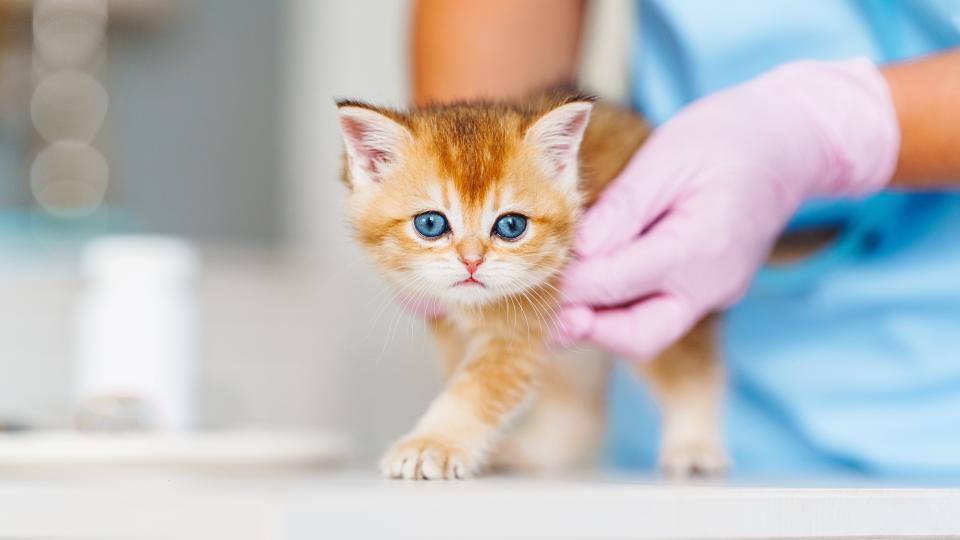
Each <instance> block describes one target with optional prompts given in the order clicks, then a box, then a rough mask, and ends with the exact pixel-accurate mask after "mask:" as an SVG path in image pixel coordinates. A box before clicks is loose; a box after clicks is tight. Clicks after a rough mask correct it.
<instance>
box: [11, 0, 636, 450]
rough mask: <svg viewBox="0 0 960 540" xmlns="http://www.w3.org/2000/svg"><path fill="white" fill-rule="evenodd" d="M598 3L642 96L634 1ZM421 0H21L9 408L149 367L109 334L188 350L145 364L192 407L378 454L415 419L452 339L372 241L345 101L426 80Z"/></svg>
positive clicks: (75, 394)
mask: <svg viewBox="0 0 960 540" xmlns="http://www.w3.org/2000/svg"><path fill="white" fill-rule="evenodd" d="M591 6H592V7H591V9H592V10H593V11H592V12H591V13H590V14H589V17H588V20H589V29H588V32H587V35H586V39H585V40H584V41H585V43H586V50H585V51H584V55H583V64H584V69H583V70H582V72H583V75H584V79H585V81H586V83H587V86H588V87H590V88H592V89H594V90H596V91H597V92H598V93H600V94H602V95H604V96H607V97H611V98H619V97H622V96H623V95H624V88H625V81H624V79H623V74H624V73H625V72H626V70H624V69H621V65H620V64H621V62H622V61H623V60H624V57H625V50H626V46H625V39H626V25H627V24H628V23H629V19H630V14H629V13H627V11H628V10H629V9H630V8H629V3H628V2H625V1H607V2H596V3H592V4H591ZM409 10H410V5H409V2H407V1H395V2H382V1H378V0H362V1H360V0H352V1H350V2H317V1H314V0H283V1H270V2H264V1H262V0H197V1H192V2H191V1H187V0H179V1H173V0H35V1H30V0H0V302H2V305H3V309H2V310H0V426H6V429H14V428H16V429H24V428H26V429H38V428H68V429H72V428H73V427H75V426H78V425H79V426H80V427H83V426H84V425H87V424H84V423H83V421H84V415H85V414H86V415H89V414H90V413H91V411H90V410H85V409H89V403H86V404H85V402H84V400H88V399H90V398H91V397H93V398H96V397H98V395H97V394H98V392H100V393H104V392H106V393H107V394H109V393H111V392H114V393H116V391H115V390H112V389H111V387H109V384H114V385H116V384H121V385H122V384H128V385H133V386H134V387H135V386H137V385H138V384H140V383H139V382H137V381H133V382H130V381H109V380H108V381H104V380H98V379H97V377H98V375H97V372H98V370H99V372H101V374H102V372H104V371H107V372H111V371H113V372H115V371H117V368H116V366H113V367H111V366H110V365H106V364H104V365H98V363H97V362H102V361H101V360H98V358H100V357H105V358H108V359H110V358H113V359H114V360H110V361H115V362H119V363H120V364H125V365H127V366H139V365H140V363H147V364H149V363H150V362H151V361H152V360H151V359H152V358H155V359H158V360H157V362H159V364H163V363H164V360H160V359H162V358H168V359H170V360H169V362H170V363H172V364H174V365H176V366H179V367H177V368H176V369H178V370H180V371H178V372H174V373H166V372H164V373H160V372H159V371H158V372H156V373H155V372H152V371H150V370H149V369H147V368H138V369H139V371H140V375H137V373H130V374H129V376H130V377H131V378H133V379H136V377H138V376H140V377H144V376H147V377H149V378H151V380H147V381H142V382H143V384H145V385H146V386H148V387H150V386H151V385H153V386H154V387H156V388H154V389H155V390H156V391H157V392H159V393H160V395H162V396H163V399H174V400H176V399H181V398H182V397H183V396H182V395H181V394H184V393H187V394H190V395H193V389H194V388H195V389H196V393H195V396H196V400H195V402H193V401H191V400H190V399H186V401H185V402H184V403H186V404H187V405H184V406H185V407H187V408H188V410H180V411H174V412H173V413H170V414H173V415H174V416H176V415H180V417H181V420H182V422H181V424H184V425H189V426H196V427H201V428H270V429H281V428H299V429H309V430H314V429H315V430H323V431H330V432H333V433H338V434H343V435H346V436H348V437H349V438H350V439H351V440H352V441H353V442H354V446H353V447H354V449H355V450H354V456H355V457H356V458H358V459H360V460H368V459H370V458H373V457H374V456H376V455H377V454H378V453H379V452H380V451H381V450H382V448H383V446H384V444H385V443H386V442H387V441H388V440H390V439H392V438H394V437H396V436H398V435H399V434H400V433H401V432H402V430H404V429H405V428H407V427H408V426H409V425H410V424H411V422H412V421H413V420H414V419H415V418H416V416H417V415H418V413H419V412H421V411H422V410H423V408H424V406H425V405H426V404H427V403H428V401H429V399H430V398H431V396H432V395H433V393H434V391H435V390H436V388H437V385H438V384H439V377H438V374H437V371H436V369H435V367H436V365H435V362H434V361H433V351H432V348H431V347H430V344H429V343H428V341H427V339H426V338H425V335H424V332H423V328H422V323H420V322H419V321H416V320H413V319H410V318H409V317H406V316H404V315H403V314H401V313H400V312H399V311H398V310H397V309H396V307H395V306H394V305H393V303H392V301H391V299H390V297H389V294H388V293H387V291H386V290H385V288H384V286H383V283H382V282H381V281H380V280H379V279H378V277H377V276H376V275H375V273H374V272H373V270H372V268H371V267H370V265H369V264H368V263H367V262H366V261H365V260H364V258H363V256H362V255H361V254H360V252H359V251H358V250H357V249H356V248H355V247H354V246H353V244H352V241H351V238H350V236H349V231H348V229H347V227H346V225H345V221H344V212H343V211H342V202H343V198H344V188H343V187H342V185H341V184H340V182H339V181H338V168H339V154H340V151H341V143H340V140H339V136H338V133H337V129H336V124H335V117H334V106H333V100H334V99H335V98H336V97H351V98H357V99H363V100H370V101H373V102H376V103H380V104H387V105H390V104H393V105H401V104H403V103H405V102H406V96H407V86H408V81H407V79H406V77H407V62H408V58H407V57H408V35H407V32H408V17H409ZM373 14H375V15H376V16H372V15H373ZM598 27H602V28H604V31H603V32H602V33H601V32H596V31H593V30H592V29H594V28H598ZM117 235H122V238H125V239H126V240H124V241H121V242H116V241H113V242H112V243H111V242H109V241H108V242H104V241H103V240H104V239H109V238H115V237H116V236H117ZM130 235H134V236H130ZM91 246H94V247H91ZM97 246H99V247H97ZM131 260H132V261H134V262H137V261H139V262H140V263H142V265H141V266H137V264H133V263H131ZM117 275H120V276H125V279H126V278H127V277H129V278H130V279H127V280H126V281H129V283H128V284H127V285H124V286H125V287H129V288H128V289H123V290H119V289H116V287H115V286H114V285H113V283H115V282H117V281H118V280H116V279H102V278H104V277H107V278H110V277H111V276H117ZM141 297H142V298H145V299H146V300H143V301H134V300H131V298H141ZM137 336H147V337H144V338H143V339H141V338H139V337H137ZM149 336H153V337H149ZM92 358H93V360H92ZM159 364H158V365H159ZM130 369H131V370H133V368H130ZM151 369H158V370H166V369H167V368H163V367H157V366H154V367H153V368H151ZM119 371H120V372H123V369H119ZM133 371H137V370H133ZM144 373H147V374H149V375H144ZM163 381H165V382H163ZM98 385H100V386H98ZM104 385H106V386H104ZM178 385H179V387H178ZM134 387H131V388H129V389H127V390H124V392H126V393H127V394H131V395H133V394H136V393H137V391H138V389H137V388H134ZM104 388H106V390H104ZM178 392H179V394H178ZM121 393H122V392H121ZM178 396H179V397H178ZM99 397H102V396H99ZM115 397H116V396H115ZM128 397H129V396H128ZM158 399H160V398H158ZM191 403H193V404H192V405H191ZM121 405H122V404H118V403H116V402H114V403H111V405H110V406H111V407H114V408H113V409H111V410H112V411H113V412H114V413H116V411H118V410H119V411H121V412H122V414H120V416H123V415H124V414H126V415H128V416H130V415H132V416H133V417H136V416H137V414H139V413H137V411H136V410H135V411H133V412H131V411H130V410H125V409H123V407H122V406H121ZM118 407H119V408H118ZM94 412H96V411H94ZM101 412H102V411H101ZM111 414H113V413H111ZM87 420H89V418H88V419H87ZM168 420H169V419H168ZM94 421H100V422H103V418H100V419H99V420H97V419H94ZM146 421H147V420H144V419H137V418H134V420H133V422H134V423H136V422H146ZM165 421H166V420H165ZM148 423H149V422H148ZM174 423H176V422H174ZM93 425H94V426H97V424H96V423H94V424H93ZM106 425H109V423H107V424H106Z"/></svg>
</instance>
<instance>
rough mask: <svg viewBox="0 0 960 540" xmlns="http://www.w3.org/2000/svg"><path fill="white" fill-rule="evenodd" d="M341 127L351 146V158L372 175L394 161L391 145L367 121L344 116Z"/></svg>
mask: <svg viewBox="0 0 960 540" xmlns="http://www.w3.org/2000/svg"><path fill="white" fill-rule="evenodd" d="M340 126H341V129H342V130H343V134H344V137H345V139H346V140H347V144H349V145H350V146H351V150H352V151H351V152H350V157H351V159H354V160H356V164H357V165H359V166H360V167H362V168H363V169H364V170H365V171H367V172H368V173H370V174H371V175H376V174H378V173H379V172H380V171H381V169H382V167H383V165H386V164H388V163H390V162H391V161H392V160H393V153H392V151H391V149H390V148H389V144H388V143H387V141H386V140H384V138H383V137H382V136H380V137H378V136H377V134H378V132H379V131H380V130H378V129H377V128H376V126H374V125H372V124H371V122H369V121H367V120H361V119H359V118H354V117H349V116H342V117H341V118H340Z"/></svg>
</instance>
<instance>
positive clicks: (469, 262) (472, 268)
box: [460, 257, 483, 276]
mask: <svg viewBox="0 0 960 540" xmlns="http://www.w3.org/2000/svg"><path fill="white" fill-rule="evenodd" d="M460 262H462V263H463V265H464V266H466V267H467V272H470V275H471V276H472V275H473V274H474V273H475V272H476V271H477V267H479V266H480V264H481V263H483V257H461V258H460Z"/></svg>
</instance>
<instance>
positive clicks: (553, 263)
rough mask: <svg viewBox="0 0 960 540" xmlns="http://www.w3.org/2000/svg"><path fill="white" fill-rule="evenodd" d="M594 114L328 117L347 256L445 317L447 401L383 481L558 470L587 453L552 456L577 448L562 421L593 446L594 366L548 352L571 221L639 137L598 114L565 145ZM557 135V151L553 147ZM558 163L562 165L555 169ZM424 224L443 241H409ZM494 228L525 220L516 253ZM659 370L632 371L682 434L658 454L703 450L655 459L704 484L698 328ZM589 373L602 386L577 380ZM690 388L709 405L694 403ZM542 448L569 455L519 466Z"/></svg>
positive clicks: (702, 350)
mask: <svg viewBox="0 0 960 540" xmlns="http://www.w3.org/2000/svg"><path fill="white" fill-rule="evenodd" d="M592 102H593V100H592V99H590V98H587V97H584V96H581V95H576V94H562V93H560V94H558V93H545V94H542V95H539V96H537V97H535V98H532V99H530V100H528V101H525V102H524V103H520V104H504V103H482V102H477V103H459V104H452V105H445V106H432V107H426V108H420V109H413V110H410V111H407V112H399V111H394V110H389V109H383V108H379V107H374V106H370V105H366V104H363V103H358V102H352V101H344V102H341V103H340V104H339V106H340V111H341V124H342V127H343V130H344V134H345V140H346V141H347V144H348V157H347V159H346V160H345V168H344V170H345V173H344V176H345V178H344V179H345V181H346V183H347V185H348V186H349V187H350V189H351V195H350V200H349V204H350V214H351V220H352V224H353V226H354V228H355V230H356V236H357V239H358V241H359V242H360V243H361V244H362V245H363V246H364V247H365V248H366V250H367V251H368V253H370V255H371V256H372V258H373V260H374V262H375V263H376V264H377V265H378V266H379V267H380V269H381V270H382V271H383V272H384V274H385V275H386V276H387V278H388V279H390V280H391V281H392V282H393V284H394V286H395V287H397V288H398V289H399V290H400V291H401V292H403V293H404V294H406V295H407V296H408V297H409V298H410V299H411V301H412V302H413V303H415V304H416V303H418V302H422V301H426V300H429V301H431V302H436V303H439V304H440V305H441V306H442V307H443V309H444V311H445V312H446V317H445V318H444V319H442V320H439V321H435V322H434V323H433V324H432V329H433V332H434V334H435V336H436V338H437V341H438V344H439V345H440V349H441V355H442V356H443V359H444V366H445V368H446V371H447V373H448V380H447V385H446V388H445V389H444V391H443V393H442V394H441V395H440V396H439V397H438V398H437V399H436V400H435V401H434V403H433V404H432V405H431V407H430V409H429V410H428V411H427V413H426V414H425V415H424V417H423V418H422V419H421V420H420V422H419V423H418V424H417V426H416V427H415V428H414V430H413V431H412V432H411V433H410V434H409V435H408V436H407V437H405V438H404V439H403V440H401V441H400V442H399V443H397V445H395V446H394V448H392V449H391V450H390V451H389V452H388V453H387V455H386V457H385V458H384V460H383V464H382V466H383V468H384V472H385V474H387V475H388V476H393V477H404V478H460V477H466V476H470V475H472V474H475V473H476V472H478V471H479V470H481V469H482V468H483V467H484V466H485V465H487V464H488V462H489V460H490V455H491V452H493V456H494V459H497V460H500V461H501V462H503V463H504V464H507V465H523V466H528V467H534V468H537V465H538V464H550V466H554V465H556V466H563V465H567V464H569V463H572V462H574V461H577V460H578V459H580V456H574V455H572V454H573V453H576V452H580V451H581V449H582V448H584V447H585V446H589V445H583V444H576V443H573V444H571V443H570V441H566V442H565V441H562V440H560V439H563V438H564V437H566V438H568V439H571V440H573V439H577V438H582V437H579V436H580V435H581V433H579V432H574V433H569V432H567V431H568V430H564V429H562V428H559V429H558V427H557V426H561V424H560V423H558V422H560V421H562V419H563V415H569V414H571V413H572V414H573V415H578V414H579V415H580V417H579V418H578V420H577V421H576V422H570V425H571V426H573V425H576V426H582V429H583V430H585V431H591V437H592V436H595V435H596V433H595V431H598V429H591V427H590V426H591V425H593V426H600V425H602V418H600V417H599V416H600V415H599V411H600V410H601V409H602V407H601V406H600V403H601V402H602V400H601V398H600V396H601V394H602V391H603V388H604V382H603V380H604V376H603V374H602V373H603V372H604V370H605V369H606V363H604V362H600V361H594V362H589V363H588V362H586V361H584V362H583V364H582V365H577V363H576V362H566V363H565V362H562V361H561V360H560V359H558V358H556V356H557V355H555V354H554V355H552V354H548V351H547V349H546V347H545V346H544V341H545V337H546V334H547V333H548V331H549V325H550V324H551V321H552V314H553V312H554V310H555V308H556V306H557V275H558V274H559V272H560V271H561V270H562V269H563V266H564V264H565V263H566V261H567V259H568V256H569V246H570V244H571V241H572V236H573V232H574V227H575V225H576V222H577V219H578V218H579V216H580V214H581V212H582V210H583V208H584V207H585V206H586V205H588V204H589V202H591V201H593V200H595V198H596V196H597V195H598V194H599V192H600V191H601V190H602V189H603V187H604V186H605V185H606V184H607V183H608V182H609V181H610V180H612V179H613V178H614V177H615V176H616V174H617V173H619V171H620V170H621V169H622V168H623V166H624V165H625V164H626V162H627V160H628V159H629V158H630V156H631V155H632V154H633V153H634V152H635V151H636V149H637V148H638V147H639V145H640V144H641V143H642V141H643V139H644V138H645V137H646V135H647V132H648V130H647V127H646V124H645V123H644V122H643V121H642V119H640V118H639V117H637V116H636V115H634V114H633V113H631V112H629V111H625V110H621V109H616V108H613V107H609V106H607V105H605V104H601V103H597V104H595V105H594V106H593V108H592V118H591V120H590V122H589V123H588V124H586V128H585V132H580V131H577V130H578V129H582V124H580V123H578V122H581V121H583V122H585V119H582V118H581V117H580V116H578V115H579V114H580V112H581V111H583V110H588V109H587V107H588V105H587V104H590V103H592ZM557 126H559V127H557ZM554 128H556V129H554ZM544 133H545V134H546V135H543V134H544ZM556 133H560V138H559V139H554V138H552V137H554V135H555V134H556ZM579 133H582V142H581V140H580V138H579V135H577V134H579ZM570 134H575V135H576V136H574V135H570ZM567 136H569V137H570V138H569V140H568V139H567V138H564V137H567ZM557 141H559V142H557ZM577 144H579V156H578V155H577V153H576V146H577ZM351 145H353V146H351ZM571 148H572V149H573V151H574V153H573V159H578V161H575V163H576V164H577V166H578V170H576V171H574V173H575V174H576V178H575V181H576V185H575V186H565V185H564V184H563V183H562V181H561V180H559V179H560V178H561V177H563V174H564V173H569V171H568V170H567V169H566V168H565V166H563V163H565V162H563V160H562V156H563V152H565V151H569V150H570V149H571ZM551 152H554V153H551ZM556 156H561V157H558V158H556V159H557V160H559V161H552V159H553V158H554V157H556ZM426 211H439V212H441V213H443V214H444V215H445V216H446V217H447V218H448V221H449V222H450V228H451V230H450V232H449V234H445V235H443V236H442V237H440V238H437V239H435V240H427V239H425V238H423V237H422V236H418V234H417V233H416V232H415V231H414V229H413V225H412V220H413V218H414V216H416V215H418V214H420V213H422V212H426ZM505 213H519V214H522V215H523V216H526V218H527V219H528V230H527V232H526V233H524V235H523V236H521V238H520V239H518V240H517V241H505V240H503V239H501V238H498V237H497V236H496V235H494V234H491V226H492V222H493V220H495V219H496V217H497V216H500V215H503V214H505ZM465 258H481V259H482V260H483V263H482V264H481V266H480V270H478V272H477V274H476V275H477V276H478V278H479V279H481V281H483V283H484V285H482V286H478V285H461V284H458V283H457V280H458V279H459V277H460V274H458V272H460V273H462V272H463V270H462V269H461V268H460V263H459V262H458V261H459V260H460V259H465ZM482 272H487V273H486V274H482ZM691 344H692V345H691ZM678 357H683V358H687V359H688V360H684V359H683V358H681V359H678ZM663 358H664V360H663V361H660V360H658V361H655V362H654V363H653V364H651V365H650V366H649V367H647V368H645V369H643V370H642V371H644V372H646V373H645V374H646V376H648V377H649V378H650V379H651V380H652V383H653V386H654V389H655V390H656V392H657V394H659V395H660V396H661V403H662V404H663V406H664V413H665V418H668V419H669V418H679V419H680V420H678V422H679V424H678V425H682V426H683V429H679V430H674V431H675V432H677V433H679V435H678V436H679V437H680V439H681V440H680V441H679V442H677V441H674V443H675V444H674V443H671V442H670V441H666V443H667V444H666V446H665V448H668V447H669V448H674V447H676V448H678V450H675V452H677V453H680V454H682V453H684V452H688V451H690V452H699V451H700V450H699V449H695V450H689V449H690V448H693V447H696V446H697V444H698V443H699V442H700V441H701V440H705V441H706V443H705V444H707V445H708V446H710V448H708V449H707V450H708V453H709V454H710V455H708V456H706V457H698V456H685V455H684V456H680V457H679V458H675V459H665V460H664V463H665V466H667V467H668V468H669V467H673V466H675V465H676V464H677V463H679V464H682V465H676V466H677V467H686V468H687V469H690V470H693V469H696V468H697V467H699V468H700V469H703V470H704V471H707V472H709V470H712V469H714V468H717V467H720V466H722V464H723V463H722V461H723V460H722V449H719V448H716V445H718V444H719V438H718V437H717V436H716V433H717V429H716V422H715V408H716V407H715V404H716V399H718V395H719V386H720V385H719V380H720V379H719V376H718V374H719V369H718V368H717V367H716V366H715V365H714V363H713V351H712V344H711V334H710V330H709V328H707V325H706V324H705V325H703V326H702V327H698V329H697V330H695V331H694V332H692V333H691V336H690V337H688V338H687V339H686V340H684V341H681V343H679V344H678V345H677V346H676V347H674V348H673V349H671V350H670V351H668V352H667V353H666V354H665V355H664V356H663ZM689 358H694V359H693V360H689ZM667 360H669V363H667ZM598 369H599V371H597V370H598ZM589 371H592V372H595V373H598V375H585V373H586V372H589ZM680 379H683V381H684V383H683V384H679V383H678V381H679V380H680ZM691 388H692V389H694V390H693V391H692V392H691ZM697 388H705V389H716V390H717V391H716V392H712V391H711V392H709V396H708V397H704V396H705V395H706V394H703V395H699V396H695V394H696V390H695V389H697ZM538 390H539V395H540V399H539V400H537V398H536V396H537V394H538ZM691 395H694V396H695V399H690V396H691ZM534 402H536V403H535V406H534V408H533V410H532V411H531V412H530V413H529V414H528V416H529V421H527V422H524V423H521V425H520V426H518V427H519V428H520V430H519V433H518V434H517V436H515V437H512V438H511V439H508V440H506V441H503V440H502V435H503V433H504V431H505V428H506V427H507V426H508V424H510V422H511V420H512V419H514V418H515V417H516V416H517V415H518V413H520V412H521V411H522V410H523V409H524V406H525V405H530V404H534ZM688 403H690V404H691V405H690V406H687V405H686V404H688ZM687 409H689V411H688V410H687ZM551 411H552V412H551ZM691 411H693V412H691ZM595 417H596V420H595V422H592V423H591V421H590V418H595ZM571 418H572V417H571ZM524 425H526V426H527V428H524ZM578 429H580V428H578ZM524 432H526V433H524ZM669 432H670V430H669V429H668V430H667V431H666V432H665V433H669ZM533 434H536V436H534V435H533ZM546 438H549V439H550V440H549V444H548V443H547V440H546ZM554 439H556V440H554ZM686 439H695V440H693V441H692V442H691V441H687V440H686ZM688 442H689V443H690V444H686V443H688ZM498 445H499V449H497V446H498ZM554 447H556V448H560V449H565V448H569V449H571V451H570V454H571V455H569V456H568V455H563V456H554V457H548V456H544V455H540V456H538V455H537V451H530V450H529V449H530V448H539V449H541V450H539V452H540V453H541V454H542V452H544V450H542V449H543V448H554ZM573 448H576V449H577V450H576V452H573V451H572V449H573ZM669 451H674V450H669ZM679 472H681V473H682V472H688V471H679Z"/></svg>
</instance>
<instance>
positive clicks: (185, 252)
mask: <svg viewBox="0 0 960 540" xmlns="http://www.w3.org/2000/svg"><path fill="white" fill-rule="evenodd" d="M80 267H81V272H82V276H83V288H82V290H81V292H80V298H79V303H78V307H77V318H76V324H75V336H74V337H75V343H74V345H75V348H74V350H75V353H76V362H75V368H76V373H75V375H76V376H75V381H76V403H75V419H74V421H75V423H76V425H77V427H78V428H79V429H82V430H129V429H150V430H160V431H186V430H189V429H191V428H194V427H195V426H196V381H197V361H198V356H199V346H198V341H199V340H198V337H199V329H198V324H199V316H198V309H197V296H196V280H197V274H198V267H199V258H198V256H197V253H196V251H195V250H194V248H193V247H192V246H191V245H190V244H189V243H187V242H186V241H183V240H180V239H177V238H170V237H159V236H111V237H102V238H100V239H97V240H94V241H93V242H91V243H90V244H89V245H88V246H87V247H86V248H85V249H84V251H83V253H82V255H81V262H80Z"/></svg>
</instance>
